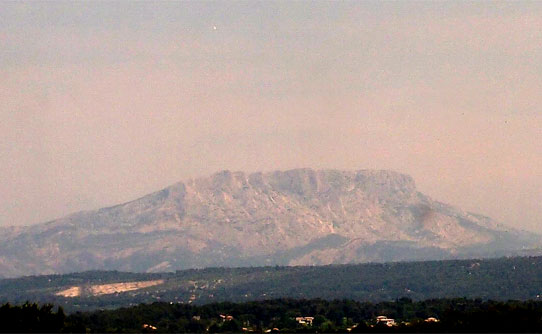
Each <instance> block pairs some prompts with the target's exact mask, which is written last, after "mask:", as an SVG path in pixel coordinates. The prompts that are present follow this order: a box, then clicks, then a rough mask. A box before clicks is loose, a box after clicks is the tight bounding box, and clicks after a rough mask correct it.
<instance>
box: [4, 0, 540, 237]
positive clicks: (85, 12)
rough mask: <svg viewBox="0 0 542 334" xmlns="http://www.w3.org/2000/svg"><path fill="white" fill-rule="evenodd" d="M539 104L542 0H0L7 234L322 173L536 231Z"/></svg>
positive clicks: (538, 199) (538, 204) (538, 183)
mask: <svg viewBox="0 0 542 334" xmlns="http://www.w3.org/2000/svg"><path fill="white" fill-rule="evenodd" d="M541 106H542V2H535V1H532V2H508V3H504V2H493V1H492V2H490V1H482V2H472V3H471V2H460V3H456V2H440V1H427V2H406V1H404V2H403V1H395V2H381V1H378V2H376V1H375V2H369V1H364V2H361V1H358V2H268V1H266V2H190V3H188V2H166V3H163V2H160V3H158V2H156V3H155V2H126V1H122V2H121V1H119V2H77V1H73V2H45V1H44V2H1V3H0V226H6V225H25V224H32V223H38V222H42V221H45V220H49V219H53V218H57V217H60V216H64V215H66V214H68V213H71V212H74V211H79V210H84V209H95V208H99V207H102V206H108V205H113V204H117V203H120V202H124V201H128V200H131V199H134V198H136V197H139V196H142V195H144V194H146V193H149V192H151V191H155V190H159V189H161V188H163V187H165V186H168V185H169V184H171V183H174V182H177V181H179V180H182V179H186V178H189V177H195V176H204V175H207V174H210V173H213V172H216V171H218V170H222V169H231V170H243V171H249V172H250V171H257V170H275V169H288V168H296V167H312V168H337V169H367V168H372V169H393V170H396V171H399V172H403V173H407V174H410V175H412V176H413V177H414V178H415V180H416V182H417V184H418V188H419V189H420V190H421V191H423V192H424V193H426V194H428V195H430V196H432V197H433V198H435V199H437V200H441V201H443V202H448V203H451V204H454V205H457V206H459V207H461V208H463V209H465V210H469V211H474V212H479V213H483V214H486V215H489V216H492V217H493V218H496V219H497V220H499V221H501V222H504V223H506V224H509V225H511V226H515V227H520V228H526V229H531V230H535V231H536V230H540V228H539V226H540V225H541V224H542V218H541V217H542V204H541V203H542V107H541Z"/></svg>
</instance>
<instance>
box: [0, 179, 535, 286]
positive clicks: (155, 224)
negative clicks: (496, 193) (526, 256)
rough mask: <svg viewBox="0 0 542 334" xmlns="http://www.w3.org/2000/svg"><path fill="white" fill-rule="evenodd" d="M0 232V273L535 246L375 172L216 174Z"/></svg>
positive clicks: (445, 254) (409, 182) (529, 237)
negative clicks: (135, 197)
mask: <svg viewBox="0 0 542 334" xmlns="http://www.w3.org/2000/svg"><path fill="white" fill-rule="evenodd" d="M0 232H2V233H0V241H1V242H0V272H1V274H2V275H3V276H5V277H14V276H20V275H30V274H49V273H67V272H75V271H84V270H91V269H115V270H124V271H170V270H177V269H186V268H198V267H207V266H248V265H252V266H256V265H269V264H281V265H318V264H331V263H356V262H368V261H397V260H420V259H443V258H460V257H469V256H499V255H506V254H507V252H511V251H519V250H522V249H529V248H534V247H537V246H540V244H541V238H540V236H538V235H533V234H529V233H525V232H521V231H516V230H513V229H510V228H506V227H504V226H502V225H498V224H496V223H495V222H493V221H492V220H491V219H489V218H487V217H483V216H480V215H476V214H471V213H467V212H463V211H461V210H458V209H455V208H453V207H451V206H448V205H446V204H443V203H439V202H436V201H434V200H432V199H430V198H428V197H427V196H425V195H423V194H421V193H419V192H418V191H417V190H416V186H415V183H414V180H413V179H412V178H411V177H409V176H407V175H403V174H398V173H395V172H391V171H373V170H360V171H355V172H354V171H337V170H318V171H315V170H311V169H295V170H289V171H276V172H271V173H254V174H245V173H242V172H230V171H223V172H219V173H216V174H214V175H212V176H210V177H207V178H199V179H193V180H188V181H186V182H180V183H177V184H174V185H172V186H170V187H168V188H166V189H163V190H161V191H158V192H155V193H152V194H149V195H147V196H144V197H142V198H140V199H137V200H135V201H132V202H129V203H125V204H121V205H117V206H113V207H109V208H103V209H99V210H96V211H90V212H80V213H76V214H73V215H70V216H67V217H65V218H61V219H58V220H55V221H51V222H47V223H44V224H39V225H35V226H30V227H25V228H9V229H4V230H3V231H0Z"/></svg>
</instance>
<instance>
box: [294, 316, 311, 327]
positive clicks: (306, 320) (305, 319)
mask: <svg viewBox="0 0 542 334" xmlns="http://www.w3.org/2000/svg"><path fill="white" fill-rule="evenodd" d="M313 320H314V317H296V318H295V321H297V323H298V324H302V325H309V326H312V321H313Z"/></svg>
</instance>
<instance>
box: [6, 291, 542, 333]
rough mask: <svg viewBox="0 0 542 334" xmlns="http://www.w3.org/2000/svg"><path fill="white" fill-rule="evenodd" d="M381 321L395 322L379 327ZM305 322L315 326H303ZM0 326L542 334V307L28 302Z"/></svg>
mask: <svg viewBox="0 0 542 334" xmlns="http://www.w3.org/2000/svg"><path fill="white" fill-rule="evenodd" d="M379 316H380V317H382V318H386V320H391V319H393V321H394V322H393V323H392V324H388V323H384V322H379V321H377V317H379ZM300 317H303V319H311V321H310V323H307V322H305V323H300V322H303V321H299V320H300V319H301V318H300ZM296 318H297V319H296ZM0 324H1V326H0V332H6V333H15V332H26V333H49V332H51V333H52V332H63V333H85V332H87V333H88V332H90V333H136V332H152V333H242V332H245V333H271V332H272V333H280V332H282V333H348V332H350V333H383V332H388V333H394V332H397V333H399V332H516V333H517V332H542V302H538V301H491V300H487V301H483V300H481V299H466V298H456V299H431V300H424V301H413V300H411V299H409V298H401V299H398V300H395V301H391V302H380V303H371V302H357V301H353V300H347V299H344V300H333V301H326V300H322V299H311V300H306V299H301V300H294V299H274V300H265V301H252V302H246V303H229V302H223V303H212V304H206V305H188V304H173V303H164V302H161V303H152V304H141V305H138V306H133V307H128V308H120V309H117V310H101V311H93V312H76V313H73V314H70V315H66V314H65V313H64V311H63V309H62V308H61V307H53V306H52V305H50V304H46V305H41V306H39V305H38V304H35V303H25V304H22V305H18V306H14V305H10V304H4V305H2V306H0Z"/></svg>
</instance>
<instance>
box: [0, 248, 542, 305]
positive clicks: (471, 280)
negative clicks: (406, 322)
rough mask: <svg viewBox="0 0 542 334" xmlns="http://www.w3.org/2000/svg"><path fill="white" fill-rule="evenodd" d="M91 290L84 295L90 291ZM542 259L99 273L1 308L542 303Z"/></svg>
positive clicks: (40, 284) (51, 285)
mask: <svg viewBox="0 0 542 334" xmlns="http://www.w3.org/2000/svg"><path fill="white" fill-rule="evenodd" d="M158 279H160V280H163V281H164V283H163V284H160V285H156V286H152V287H148V288H144V289H138V290H134V291H128V292H122V293H113V294H104V295H99V296H96V295H92V294H87V295H85V294H83V295H81V296H78V297H73V298H67V297H62V296H59V295H57V293H58V291H61V290H63V289H66V288H70V287H74V286H76V287H87V286H91V285H93V284H105V283H113V282H132V281H145V280H158ZM83 290H84V289H83ZM541 295H542V257H514V258H499V259H470V260H447V261H424V262H397V263H367V264H347V265H330V266H314V267H311V266H299V267H280V266H273V267H271V266H270V267H253V268H207V269H191V270H182V271H177V272H170V273H123V272H116V271H91V272H83V273H73V274H66V275H45V276H29V277H22V278H15V279H4V280H0V303H6V302H11V303H15V304H22V303H24V302H25V301H27V300H30V301H33V302H38V303H40V304H46V303H50V304H55V305H61V306H62V307H63V308H64V310H65V311H66V313H73V312H76V311H92V310H97V309H114V308H119V307H128V306H135V305H139V304H141V303H146V304H150V303H153V302H157V301H163V302H172V303H175V304H177V303H191V304H197V305H203V304H209V303H217V302H224V301H229V302H237V303H242V302H248V301H256V300H266V299H278V298H292V299H315V298H321V299H326V300H333V299H352V300H355V301H360V302H363V301H370V302H382V301H394V300H396V299H399V298H402V297H406V298H410V299H412V300H416V301H420V300H427V299H435V298H462V297H465V298H471V299H474V298H482V299H483V300H489V299H492V300H500V301H506V300H509V299H515V300H542V298H541Z"/></svg>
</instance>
